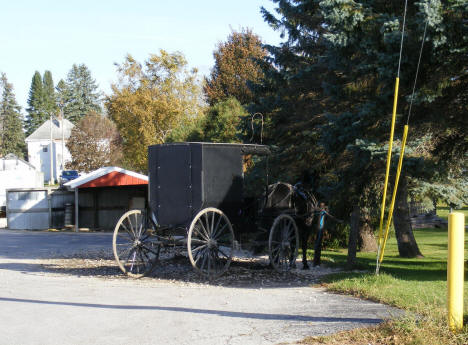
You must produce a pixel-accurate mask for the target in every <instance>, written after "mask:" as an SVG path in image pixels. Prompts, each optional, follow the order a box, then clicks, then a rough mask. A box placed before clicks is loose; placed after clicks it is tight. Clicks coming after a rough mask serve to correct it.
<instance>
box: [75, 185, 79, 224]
mask: <svg viewBox="0 0 468 345" xmlns="http://www.w3.org/2000/svg"><path fill="white" fill-rule="evenodd" d="M78 210H79V207H78V187H76V188H75V232H78Z"/></svg>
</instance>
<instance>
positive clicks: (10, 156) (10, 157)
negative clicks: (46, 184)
mask: <svg viewBox="0 0 468 345" xmlns="http://www.w3.org/2000/svg"><path fill="white" fill-rule="evenodd" d="M0 160H4V161H17V162H22V163H23V164H26V165H27V166H29V167H30V168H31V169H33V170H36V167H35V166H34V165H32V164H31V163H29V162H27V161H25V160H24V159H21V158H19V157H18V156H17V155H15V154H13V153H8V154H7V155H5V156H4V157H0ZM0 170H1V169H0Z"/></svg>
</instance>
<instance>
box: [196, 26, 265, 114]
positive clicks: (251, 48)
mask: <svg viewBox="0 0 468 345" xmlns="http://www.w3.org/2000/svg"><path fill="white" fill-rule="evenodd" d="M265 55H266V50H265V49H264V48H263V47H262V42H261V40H260V37H259V36H257V35H255V34H254V33H253V32H252V30H250V29H242V30H241V31H240V32H237V31H232V33H231V34H230V35H229V37H228V38H227V40H226V42H220V43H218V45H217V47H216V50H215V51H214V53H213V56H214V59H215V65H214V67H213V69H212V70H211V74H210V76H209V77H208V78H205V87H204V91H205V95H206V99H207V101H208V103H209V104H210V105H213V104H215V103H217V102H219V101H222V100H224V99H226V98H229V97H235V98H236V99H237V100H238V101H239V102H240V103H241V104H249V103H251V102H252V101H253V93H252V91H251V90H250V87H249V83H258V82H259V81H260V80H261V79H262V76H263V72H262V69H261V67H260V66H259V64H258V60H262V59H263V58H264V57H265Z"/></svg>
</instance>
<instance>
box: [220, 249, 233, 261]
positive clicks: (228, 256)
mask: <svg viewBox="0 0 468 345" xmlns="http://www.w3.org/2000/svg"><path fill="white" fill-rule="evenodd" d="M218 252H219V253H221V254H223V255H224V257H226V259H229V258H230V257H231V255H227V254H226V253H225V252H224V251H223V250H221V248H219V247H218Z"/></svg>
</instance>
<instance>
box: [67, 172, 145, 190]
mask: <svg viewBox="0 0 468 345" xmlns="http://www.w3.org/2000/svg"><path fill="white" fill-rule="evenodd" d="M142 184H148V176H146V175H142V174H138V173H136V172H134V171H130V170H125V169H122V168H119V167H104V168H100V169H98V170H95V171H92V172H90V173H88V174H85V175H83V176H80V177H78V178H77V179H74V180H72V181H69V182H67V183H65V184H64V186H66V187H69V188H90V187H112V186H134V185H142Z"/></svg>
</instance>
